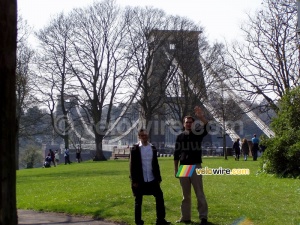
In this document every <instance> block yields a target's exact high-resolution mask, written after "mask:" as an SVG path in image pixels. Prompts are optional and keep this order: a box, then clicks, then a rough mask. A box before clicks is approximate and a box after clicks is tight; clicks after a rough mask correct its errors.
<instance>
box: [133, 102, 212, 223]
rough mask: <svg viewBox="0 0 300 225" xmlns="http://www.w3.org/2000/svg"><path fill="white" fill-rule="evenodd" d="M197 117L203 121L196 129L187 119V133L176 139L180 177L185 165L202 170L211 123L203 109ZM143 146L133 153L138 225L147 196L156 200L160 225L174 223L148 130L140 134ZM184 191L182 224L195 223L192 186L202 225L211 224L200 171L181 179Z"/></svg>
mask: <svg viewBox="0 0 300 225" xmlns="http://www.w3.org/2000/svg"><path fill="white" fill-rule="evenodd" d="M195 115H196V116H197V117H198V119H199V120H200V121H201V122H202V126H201V127H200V128H199V127H198V128H199V129H198V130H196V129H195V126H194V122H195V119H194V117H192V116H185V117H184V119H183V127H184V131H183V132H182V133H181V134H179V135H178V136H177V138H176V143H175V152H174V174H175V177H176V178H177V176H176V175H177V173H178V169H179V167H180V166H184V165H196V167H197V168H201V163H202V159H201V157H202V151H201V143H202V140H203V138H204V137H205V136H206V135H207V129H206V126H207V123H208V121H207V120H206V118H205V116H204V113H203V111H202V109H201V108H200V107H195ZM138 138H139V143H137V144H135V145H134V146H133V148H132V150H131V153H130V178H131V188H132V192H133V195H134V196H135V210H134V212H135V214H134V215H135V223H136V224H137V225H143V224H144V221H143V220H142V201H143V195H153V196H154V197H155V200H156V217H157V219H156V225H166V224H170V222H168V221H167V220H166V219H165V216H166V211H165V205H164V197H163V192H162V189H161V187H160V183H161V181H162V178H161V174H160V168H159V164H158V159H157V149H156V148H155V146H154V145H152V144H151V143H149V136H148V133H147V131H146V130H145V129H140V130H139V132H138ZM178 179H179V182H180V185H181V189H182V195H183V198H182V202H181V217H180V218H179V220H178V221H176V222H178V223H192V221H191V187H192V186H193V189H194V191H195V194H196V198H197V209H198V216H199V219H200V221H201V222H200V225H206V224H207V217H208V205H207V202H206V198H205V195H204V190H203V183H202V175H197V174H196V170H195V171H193V173H192V175H191V176H190V177H181V176H180V177H178Z"/></svg>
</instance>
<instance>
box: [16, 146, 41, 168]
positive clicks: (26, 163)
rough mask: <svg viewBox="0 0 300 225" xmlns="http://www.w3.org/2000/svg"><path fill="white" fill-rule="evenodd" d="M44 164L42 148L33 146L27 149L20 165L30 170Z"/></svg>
mask: <svg viewBox="0 0 300 225" xmlns="http://www.w3.org/2000/svg"><path fill="white" fill-rule="evenodd" d="M42 162H43V156H42V151H41V148H39V147H37V146H33V145H29V146H27V147H26V149H25V151H24V152H23V154H22V155H21V157H20V163H21V165H22V166H23V167H25V168H27V169H29V168H34V167H36V166H37V165H40V164H41V163H42Z"/></svg>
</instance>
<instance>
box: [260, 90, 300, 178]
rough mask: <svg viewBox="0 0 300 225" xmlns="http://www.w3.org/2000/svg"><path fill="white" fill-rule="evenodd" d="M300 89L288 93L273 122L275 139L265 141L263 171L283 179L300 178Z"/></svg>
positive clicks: (280, 103) (282, 100)
mask: <svg viewBox="0 0 300 225" xmlns="http://www.w3.org/2000/svg"><path fill="white" fill-rule="evenodd" d="M299 115H300V87H297V88H295V89H293V90H291V91H289V92H287V93H286V94H285V95H284V96H283V98H282V99H281V100H280V102H279V111H278V114H277V116H276V117H275V118H274V119H273V120H272V123H271V127H272V128H273V130H274V132H275V137H272V138H269V139H263V140H262V144H263V145H266V146H267V149H266V150H265V152H264V154H263V166H262V169H263V171H264V172H266V173H275V174H277V175H279V176H283V177H300V116H299Z"/></svg>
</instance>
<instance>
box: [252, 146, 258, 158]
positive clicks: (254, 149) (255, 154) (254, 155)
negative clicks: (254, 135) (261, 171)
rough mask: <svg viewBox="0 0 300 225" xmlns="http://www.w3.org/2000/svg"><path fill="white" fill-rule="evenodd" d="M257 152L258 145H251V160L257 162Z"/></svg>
mask: <svg viewBox="0 0 300 225" xmlns="http://www.w3.org/2000/svg"><path fill="white" fill-rule="evenodd" d="M257 152H258V144H256V143H255V144H253V148H252V153H253V160H254V161H256V160H257Z"/></svg>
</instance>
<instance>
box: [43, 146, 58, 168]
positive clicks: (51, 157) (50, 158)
mask: <svg viewBox="0 0 300 225" xmlns="http://www.w3.org/2000/svg"><path fill="white" fill-rule="evenodd" d="M58 162H59V153H58V150H55V152H53V150H52V149H49V153H48V155H47V156H46V158H45V162H44V167H46V168H48V167H51V163H53V165H54V166H56V165H58Z"/></svg>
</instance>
